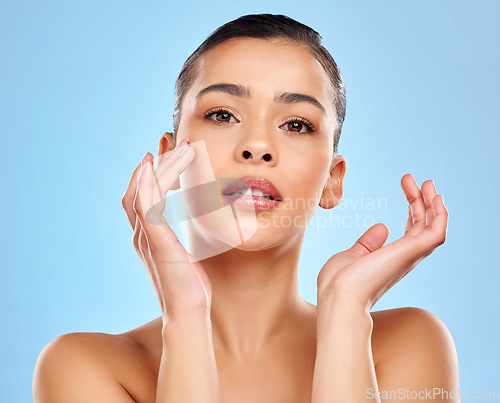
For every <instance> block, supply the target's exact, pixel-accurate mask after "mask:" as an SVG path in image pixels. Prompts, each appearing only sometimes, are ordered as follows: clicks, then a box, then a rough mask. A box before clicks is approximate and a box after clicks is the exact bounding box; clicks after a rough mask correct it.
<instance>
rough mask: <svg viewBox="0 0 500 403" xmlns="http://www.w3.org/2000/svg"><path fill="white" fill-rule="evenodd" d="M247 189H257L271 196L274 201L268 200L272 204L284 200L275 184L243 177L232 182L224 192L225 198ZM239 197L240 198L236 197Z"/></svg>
mask: <svg viewBox="0 0 500 403" xmlns="http://www.w3.org/2000/svg"><path fill="white" fill-rule="evenodd" d="M246 189H257V190H260V191H261V192H263V193H265V194H267V195H269V196H271V197H272V198H273V199H274V200H268V201H271V202H279V201H281V200H282V197H281V194H280V192H279V191H278V189H277V188H276V186H274V185H273V183H272V182H271V181H270V180H268V179H266V178H262V177H255V176H242V177H241V178H239V179H236V180H234V181H232V182H230V183H229V184H228V185H227V186H226V187H225V188H224V190H223V191H222V193H223V194H224V196H229V197H231V196H230V193H233V192H237V191H239V190H246ZM236 197H238V196H236ZM239 197H242V196H239ZM243 197H248V196H243ZM253 198H254V199H262V198H261V197H253Z"/></svg>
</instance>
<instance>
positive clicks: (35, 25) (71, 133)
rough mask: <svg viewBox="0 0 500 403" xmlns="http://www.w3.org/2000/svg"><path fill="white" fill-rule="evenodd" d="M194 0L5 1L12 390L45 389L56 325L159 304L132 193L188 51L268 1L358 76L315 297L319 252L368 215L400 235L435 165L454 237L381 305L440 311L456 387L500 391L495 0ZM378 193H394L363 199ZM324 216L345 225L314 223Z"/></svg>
mask: <svg viewBox="0 0 500 403" xmlns="http://www.w3.org/2000/svg"><path fill="white" fill-rule="evenodd" d="M180 3H181V4H179V5H174V4H173V2H172V3H168V2H165V1H149V2H132V1H123V0H121V1H95V0H87V1H85V2H83V1H82V2H72V1H44V2H40V1H25V0H18V1H16V2H6V1H3V2H2V3H1V9H0V44H1V45H0V46H1V60H2V62H1V64H0V94H1V95H0V96H1V100H0V102H1V105H0V127H1V136H2V146H1V147H0V149H1V151H0V153H1V164H2V169H1V175H2V177H1V179H2V184H3V190H2V197H1V201H0V203H1V211H2V213H3V217H2V221H3V228H4V230H3V234H2V239H1V248H2V257H3V264H2V266H1V277H0V310H1V311H0V314H1V318H2V332H1V333H0V346H1V356H0V382H1V383H2V387H1V390H2V398H3V399H4V401H9V402H21V401H30V400H31V382H32V375H33V369H34V365H35V362H36V358H37V357H38V354H39V353H40V352H41V350H42V349H43V347H44V346H45V345H46V344H47V343H48V342H49V341H50V340H52V339H53V338H55V337H57V336H59V335H61V334H64V333H69V332H76V331H86V332H104V333H119V332H124V331H126V330H129V329H132V328H134V327H137V326H140V325H142V324H144V323H146V322H148V321H150V320H152V319H154V318H156V317H158V316H159V315H160V310H159V304H158V301H157V298H156V295H155V293H154V290H153V287H152V285H151V284H150V282H149V279H148V277H147V274H146V272H145V270H144V268H143V267H142V265H141V262H140V260H139V258H138V257H137V255H136V253H135V251H134V249H133V246H132V243H131V239H132V230H131V228H130V226H129V223H128V221H127V219H126V215H125V212H124V211H123V210H122V207H121V197H122V195H123V193H124V192H125V189H126V187H127V185H128V182H129V179H130V175H131V173H132V171H133V169H134V168H135V166H136V165H137V164H138V163H139V161H140V159H141V157H142V156H143V155H144V153H145V152H146V151H149V152H151V153H153V154H154V155H156V154H157V152H158V140H159V138H160V136H161V135H162V134H163V133H164V132H165V131H168V130H171V129H172V112H173V93H174V82H175V79H176V78H177V74H178V73H179V71H180V68H181V66H182V64H183V62H184V61H185V59H186V58H187V57H188V56H189V55H190V54H191V52H192V51H194V50H195V48H196V47H197V46H198V45H199V44H200V43H201V42H202V41H203V40H204V39H205V37H206V36H208V35H209V34H210V33H211V32H212V31H213V30H214V29H215V28H217V27H218V26H220V25H222V24H223V23H225V22H228V21H230V20H233V19H235V18H237V17H239V16H240V15H243V14H249V13H262V12H268V13H282V14H286V15H289V16H290V17H292V18H295V19H297V20H298V21H300V22H302V23H305V24H307V25H309V26H310V27H312V28H313V29H315V30H316V31H318V32H319V33H320V34H321V35H322V36H323V39H324V41H323V44H324V46H325V47H326V48H327V49H328V50H329V51H330V52H331V54H332V55H333V57H334V58H335V60H336V61H337V63H338V64H339V66H340V69H341V72H342V75H343V77H344V80H345V83H346V87H347V116H346V121H345V124H344V129H343V133H342V137H341V140H340V145H339V152H340V154H342V155H344V156H345V157H346V159H347V173H346V177H345V183H344V185H345V195H344V197H345V201H346V203H345V204H344V208H342V209H341V208H340V206H339V208H337V209H335V210H333V211H332V210H321V209H318V211H317V215H316V216H315V217H314V218H313V221H312V223H314V222H315V223H317V224H318V225H317V226H316V227H313V226H310V227H309V228H308V231H307V236H306V240H305V242H304V248H303V253H302V257H301V269H300V289H301V292H302V295H303V297H304V298H305V299H306V300H308V301H309V302H311V303H316V276H317V274H318V272H319V270H320V269H321V267H322V265H323V264H324V263H325V261H326V260H327V259H328V258H329V257H331V256H332V255H333V254H335V253H337V252H339V251H341V250H344V249H346V248H348V247H350V246H351V245H352V243H354V242H355V240H356V239H357V238H358V237H359V236H360V235H361V234H362V233H363V232H364V231H365V230H366V229H367V227H368V226H370V225H372V224H373V223H375V222H380V221H381V222H384V223H386V224H387V225H388V226H389V228H390V231H391V232H390V235H389V240H388V242H392V241H394V240H395V239H397V238H399V237H400V236H402V234H403V231H404V226H405V222H406V215H407V202H406V199H405V197H404V194H403V192H402V190H401V187H400V179H401V177H402V176H403V175H404V174H406V173H412V174H413V175H414V177H415V178H416V180H417V182H418V184H419V185H421V183H422V182H423V181H424V180H426V179H433V180H434V181H435V184H436V186H437V190H438V193H442V194H443V195H444V200H445V204H446V206H447V208H448V210H449V214H450V218H449V228H448V239H447V241H446V243H445V244H444V245H443V246H441V247H439V248H438V249H436V251H435V252H434V253H433V254H431V255H430V256H429V257H428V258H426V259H425V260H424V261H423V262H421V263H420V265H419V266H418V267H417V268H416V269H415V270H413V271H412V272H411V273H410V274H409V275H408V276H406V277H405V278H404V279H402V280H401V282H400V283H398V284H397V285H396V286H394V287H393V288H392V289H390V290H389V292H388V293H387V294H386V295H385V296H384V297H383V298H382V299H381V300H380V301H379V302H378V303H377V304H376V305H375V307H374V310H380V309H389V308H396V307H402V306H416V307H420V308H423V309H426V310H429V311H431V312H433V313H435V314H436V315H437V316H438V317H439V318H441V319H442V320H443V322H444V323H445V324H446V326H447V327H448V329H449V330H450V332H451V334H452V336H453V339H454V341H455V345H456V348H457V353H458V358H459V364H460V381H461V389H462V390H466V391H469V392H472V391H474V390H498V389H500V385H499V382H498V379H499V374H500V347H499V339H500V326H499V323H500V321H499V313H500V309H499V304H498V298H497V295H498V287H499V280H500V276H499V264H498V260H497V254H496V252H497V248H498V236H497V228H498V226H499V220H498V209H497V203H498V200H499V192H498V189H497V187H498V179H497V176H498V168H497V165H496V164H497V162H498V160H499V159H498V155H497V154H498V150H499V146H500V141H499V118H498V110H499V102H498V92H499V90H500V86H499V76H498V71H499V69H500V63H499V60H500V59H499V46H498V44H499V39H500V35H499V25H498V23H497V22H498V16H499V8H500V7H499V3H498V2H496V1H477V2H472V1H470V2H462V1H430V0H426V1H419V2H402V1H360V2H348V1H343V2H338V1H332V2H327V1H324V2H319V1H307V2H305V1H301V2H291V1H289V0H287V1H274V2H272V5H271V2H269V1H253V2H251V3H252V4H251V5H237V4H234V3H211V4H210V3H205V2H180ZM354 3H356V4H354ZM370 199H376V200H382V201H383V202H382V205H381V206H379V207H378V208H376V209H370V208H368V207H367V204H363V205H362V204H361V203H368V202H369V200H370ZM356 200H357V201H358V204H357V206H355V203H356ZM385 206H387V207H385ZM356 214H358V217H361V223H360V222H358V223H356V221H355V216H356ZM320 217H323V219H327V220H330V219H332V218H334V217H336V219H338V220H340V225H336V224H329V225H327V226H326V227H325V228H322V229H321V230H320V231H319V230H318V227H319V223H320V221H319V220H320ZM315 220H316V221H315ZM358 221H359V219H358ZM364 224H366V225H364Z"/></svg>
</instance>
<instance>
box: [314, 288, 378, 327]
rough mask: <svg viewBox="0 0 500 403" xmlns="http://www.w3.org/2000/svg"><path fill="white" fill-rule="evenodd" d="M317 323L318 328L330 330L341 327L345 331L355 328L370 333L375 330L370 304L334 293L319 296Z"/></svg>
mask: <svg viewBox="0 0 500 403" xmlns="http://www.w3.org/2000/svg"><path fill="white" fill-rule="evenodd" d="M316 321H317V326H318V327H323V328H328V329H330V328H331V327H332V326H334V327H340V326H341V327H342V328H343V329H345V330H347V329H350V328H355V329H360V330H366V331H367V332H370V333H371V331H372V330H373V319H372V316H371V315H370V309H369V306H368V304H364V303H362V302H361V301H359V300H357V299H355V298H349V297H346V296H343V295H340V294H338V293H337V294H335V293H333V292H331V293H323V294H322V295H321V296H320V295H318V304H317V311H316Z"/></svg>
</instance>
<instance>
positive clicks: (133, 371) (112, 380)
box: [33, 332, 156, 403]
mask: <svg viewBox="0 0 500 403" xmlns="http://www.w3.org/2000/svg"><path fill="white" fill-rule="evenodd" d="M151 372H154V369H153V368H152V367H151V365H150V359H149V356H148V355H147V353H145V351H144V347H143V346H142V345H141V344H140V343H138V342H137V341H135V340H134V339H133V338H130V337H126V336H124V335H123V334H117V335H115V334H107V333H90V332H88V333H86V332H77V333H68V334H64V335H62V336H59V337H57V338H55V339H53V340H52V341H51V342H50V343H48V344H47V345H46V346H45V347H44V349H43V350H42V352H41V353H40V355H39V357H38V359H37V362H36V365H35V371H34V376H33V398H34V402H35V403H42V402H53V403H57V402H68V401H71V402H75V403H77V402H94V401H95V402H102V401H106V402H135V401H140V400H142V399H136V396H134V394H135V393H136V392H135V391H134V390H133V389H131V387H132V388H133V386H132V385H134V382H132V380H133V379H134V378H135V381H136V382H135V384H139V385H142V386H143V387H145V386H146V385H145V383H147V380H148V376H147V375H148V374H149V373H151ZM153 376H154V375H153ZM141 381H142V382H141ZM155 381H156V378H155ZM153 390H154V388H153Z"/></svg>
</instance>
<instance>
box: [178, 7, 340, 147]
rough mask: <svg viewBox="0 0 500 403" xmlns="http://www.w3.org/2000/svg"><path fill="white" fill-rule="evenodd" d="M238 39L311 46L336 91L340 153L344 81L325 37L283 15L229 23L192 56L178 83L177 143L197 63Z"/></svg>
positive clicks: (336, 137)
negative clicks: (205, 55)
mask: <svg viewBox="0 0 500 403" xmlns="http://www.w3.org/2000/svg"><path fill="white" fill-rule="evenodd" d="M234 38H259V39H268V40H283V41H287V42H292V43H298V44H302V45H305V46H307V47H308V48H309V49H310V51H311V52H312V55H313V57H314V58H315V59H316V60H317V61H318V62H319V63H320V64H321V66H322V67H323V69H324V70H325V72H326V74H327V76H328V77H329V79H330V83H331V86H332V88H333V94H332V96H333V99H332V101H333V104H334V106H335V111H336V114H337V128H336V130H335V133H334V141H333V153H337V151H338V142H339V138H340V132H341V131H342V124H343V123H344V118H345V110H346V97H345V87H344V80H343V79H342V76H341V75H340V70H339V68H338V66H337V64H336V63H335V60H333V58H332V56H331V55H330V53H329V52H328V51H327V50H326V49H325V48H324V47H323V46H322V45H321V41H322V37H321V35H320V34H319V33H317V32H316V31H315V30H313V29H312V28H310V27H308V26H307V25H304V24H302V23H300V22H298V21H295V20H294V19H292V18H290V17H287V16H285V15H281V14H250V15H244V16H242V17H239V18H237V19H235V20H233V21H231V22H228V23H226V24H224V25H222V26H221V27H219V28H217V29H216V30H215V31H214V32H212V33H211V34H210V35H209V36H208V37H207V38H206V39H205V41H204V42H203V43H202V44H201V45H200V46H199V47H198V48H197V49H196V50H195V51H194V52H193V53H192V54H191V56H189V57H188V59H187V60H186V62H185V63H184V65H183V66H182V69H181V71H180V73H179V76H178V77H177V80H176V82H175V105H174V115H173V124H174V140H175V136H176V134H177V129H178V127H179V121H180V117H181V110H182V102H183V100H184V97H185V95H186V93H187V91H188V89H189V88H190V87H191V85H192V84H193V82H194V79H195V76H196V74H197V72H198V67H199V66H198V63H197V61H198V60H199V59H200V57H201V56H202V55H203V54H204V53H205V52H207V51H208V50H210V49H212V48H213V47H215V46H217V45H219V44H221V43H222V42H225V41H227V40H229V39H234Z"/></svg>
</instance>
